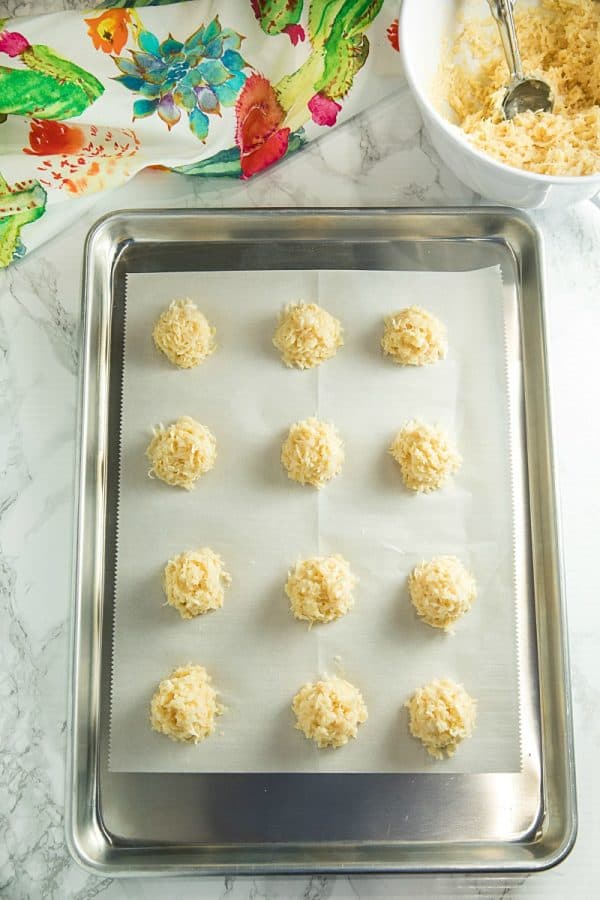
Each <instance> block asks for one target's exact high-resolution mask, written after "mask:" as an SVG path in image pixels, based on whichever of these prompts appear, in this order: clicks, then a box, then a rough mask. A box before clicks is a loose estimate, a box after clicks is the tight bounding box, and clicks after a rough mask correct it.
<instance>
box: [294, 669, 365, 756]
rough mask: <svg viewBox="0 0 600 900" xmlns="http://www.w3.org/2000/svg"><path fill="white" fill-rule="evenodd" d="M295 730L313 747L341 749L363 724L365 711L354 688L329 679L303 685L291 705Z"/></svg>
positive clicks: (335, 679) (358, 692) (342, 681)
mask: <svg viewBox="0 0 600 900" xmlns="http://www.w3.org/2000/svg"><path fill="white" fill-rule="evenodd" d="M292 710H293V711H294V713H295V715H296V728H298V729H299V730H300V731H301V732H302V733H303V734H304V736H305V737H306V738H309V739H310V740H312V741H314V742H315V744H316V745H317V747H319V748H320V749H323V748H325V747H343V746H344V744H347V743H348V741H349V740H350V738H355V737H356V736H357V734H358V726H359V725H362V723H363V722H366V721H367V715H368V713H367V707H366V704H365V701H364V700H363V697H362V694H361V692H360V691H359V690H358V688H356V687H354V685H353V684H350V682H349V681H344V679H343V678H338V677H336V676H333V677H331V678H327V679H325V680H324V681H316V682H314V684H305V685H304V687H302V688H300V690H299V691H298V693H297V694H296V696H295V697H294V699H293V701H292Z"/></svg>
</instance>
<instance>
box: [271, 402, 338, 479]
mask: <svg viewBox="0 0 600 900" xmlns="http://www.w3.org/2000/svg"><path fill="white" fill-rule="evenodd" d="M281 463H282V465H283V467H284V468H285V469H286V471H287V473H288V477H289V478H291V479H292V480H293V481H297V482H299V484H310V485H312V486H313V487H316V488H322V487H323V485H325V484H326V483H327V482H328V481H330V480H331V479H332V478H335V476H336V475H339V473H340V472H341V471H342V466H343V465H344V444H343V441H342V439H341V437H340V435H339V433H338V431H337V429H336V428H335V426H333V425H329V424H328V423H327V422H319V420H318V419H314V418H310V419H305V420H304V421H303V422H296V423H295V424H294V425H292V427H291V428H290V430H289V434H288V436H287V438H286V439H285V441H284V442H283V445H282V447H281Z"/></svg>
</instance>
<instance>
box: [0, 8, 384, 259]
mask: <svg viewBox="0 0 600 900" xmlns="http://www.w3.org/2000/svg"><path fill="white" fill-rule="evenodd" d="M396 13H397V2H393V0H232V2H228V3H218V2H214V0H213V2H211V0H188V2H185V3H172V4H169V3H164V2H160V0H154V3H153V2H152V0H146V2H143V0H140V2H138V3H137V4H136V5H135V6H134V5H133V4H132V3H129V2H127V0H124V2H121V3H118V2H116V3H114V5H113V6H112V7H110V8H107V9H98V10H97V11H96V12H95V13H89V12H88V13H80V12H75V11H74V12H67V13H58V14H56V15H49V16H42V17H36V18H32V19H26V18H22V19H12V20H5V21H4V22H0V267H3V266H7V265H8V264H9V263H10V262H11V261H13V260H14V259H18V258H20V257H21V256H23V254H24V253H25V252H26V246H27V247H28V248H32V247H34V246H36V244H37V243H39V241H40V239H41V233H42V229H40V231H39V234H40V237H39V238H38V232H37V230H36V226H35V223H36V221H37V220H39V219H40V217H41V216H44V215H46V214H47V212H48V211H49V210H50V209H53V217H52V221H53V223H54V225H55V230H58V229H59V228H60V227H61V224H60V219H61V217H60V215H58V214H55V213H58V212H59V211H60V204H62V203H65V202H67V201H69V202H71V203H73V202H76V201H77V200H78V199H81V198H83V196H84V195H88V194H91V193H93V192H97V191H101V190H104V189H106V188H108V187H113V186H115V185H117V184H120V183H123V182H124V181H126V180H127V179H128V178H130V177H131V176H132V175H134V174H135V173H136V172H137V171H139V170H140V169H142V168H144V167H145V166H151V165H153V166H156V165H160V166H164V167H168V168H171V169H174V170H175V171H178V172H181V173H183V174H188V175H192V174H193V175H205V176H206V175H213V176H222V175H227V176H233V177H239V178H242V179H246V178H250V177H252V176H254V175H256V174H257V173H259V172H261V171H263V170H264V169H265V168H267V167H268V166H270V165H272V164H273V163H275V162H277V161H278V160H281V159H283V158H284V157H285V156H287V155H290V154H292V153H294V152H296V151H297V150H299V149H300V148H301V147H302V146H303V145H304V144H305V143H306V142H307V141H309V140H311V139H313V138H315V137H318V136H319V135H320V134H322V133H325V132H326V131H327V130H328V129H330V128H331V127H332V126H334V125H336V124H337V123H338V122H339V121H342V120H344V119H347V118H349V117H350V116H352V115H354V114H356V113H357V112H359V111H360V110H362V109H364V108H366V107H369V106H372V105H373V103H375V102H376V101H377V100H378V99H380V98H381V97H383V96H385V95H386V94H388V93H390V92H391V91H393V90H394V88H395V86H396V85H397V83H398V76H399V65H398V57H397V54H396V53H395V52H394V49H393V45H394V41H393V40H391V39H390V34H389V30H390V28H391V29H392V31H393V29H394V17H395V14H396ZM396 34H397V32H396ZM396 47H397V42H396ZM55 207H56V209H54V208H55ZM51 230H52V229H50V231H51ZM43 232H44V235H45V236H47V235H48V233H49V229H48V228H46V229H44V230H43Z"/></svg>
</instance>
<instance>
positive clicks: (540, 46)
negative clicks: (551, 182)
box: [438, 0, 600, 175]
mask: <svg viewBox="0 0 600 900" xmlns="http://www.w3.org/2000/svg"><path fill="white" fill-rule="evenodd" d="M515 17H516V27H517V32H518V35H519V43H520V48H521V55H522V57H523V67H524V70H525V71H526V72H527V73H528V74H531V75H534V76H538V77H540V78H543V79H544V80H545V81H547V82H548V83H549V84H550V86H551V88H552V91H553V95H554V108H553V111H552V112H525V113H521V114H519V115H517V116H515V117H514V118H513V119H512V120H510V121H507V120H505V119H504V116H503V113H502V107H501V103H502V99H503V98H504V94H505V91H506V86H507V83H508V71H507V68H506V62H505V59H504V54H503V53H502V50H501V45H500V40H499V37H498V32H497V29H496V27H495V24H494V23H493V22H492V20H491V19H488V20H473V19H470V20H469V21H467V22H466V24H464V25H463V26H462V27H461V29H460V32H459V34H458V36H457V38H456V41H455V43H454V46H453V47H452V49H451V53H450V57H451V58H450V59H444V60H443V61H442V65H441V67H440V74H439V78H440V82H441V84H440V87H439V90H438V93H441V94H442V95H444V96H445V97H446V99H447V102H448V103H449V105H450V107H451V108H452V109H453V111H454V112H455V113H456V116H457V119H458V124H459V125H460V127H461V128H462V129H463V130H464V131H465V132H466V134H467V135H468V137H469V139H470V141H471V142H472V143H473V144H474V145H475V146H476V147H478V148H479V149H480V150H483V151H484V152H485V153H489V154H490V156H493V157H495V158H496V159H499V160H500V161H501V162H503V163H506V165H509V166H515V167H516V168H521V169H528V170H530V171H532V172H538V173H540V174H543V175H592V174H594V173H596V172H599V171H600V49H599V48H600V3H597V2H594V0H577V2H574V0H542V2H541V4H540V5H539V6H537V7H532V6H524V7H518V8H517V10H516V11H515Z"/></svg>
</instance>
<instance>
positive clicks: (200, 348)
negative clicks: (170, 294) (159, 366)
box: [152, 298, 217, 369]
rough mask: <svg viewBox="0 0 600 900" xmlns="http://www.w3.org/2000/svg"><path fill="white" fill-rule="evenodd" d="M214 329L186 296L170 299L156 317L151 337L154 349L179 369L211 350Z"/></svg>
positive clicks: (206, 354)
mask: <svg viewBox="0 0 600 900" xmlns="http://www.w3.org/2000/svg"><path fill="white" fill-rule="evenodd" d="M215 334H216V331H215V329H214V328H212V327H211V326H210V325H209V323H208V320H207V318H206V316H205V315H204V314H203V313H201V312H200V310H199V309H198V307H197V306H196V304H195V303H193V302H192V301H191V300H190V299H188V298H186V299H184V300H173V301H172V303H171V304H170V305H169V307H168V308H167V309H165V311H164V312H163V313H161V315H160V316H159V318H158V319H157V320H156V322H155V324H154V330H153V332H152V337H153V338H154V343H155V345H156V347H157V349H158V350H161V351H162V353H164V354H165V356H166V357H167V359H168V360H169V362H172V363H173V365H174V366H178V367H179V368H180V369H193V368H194V366H198V365H200V363H203V362H204V360H205V359H207V358H208V357H209V356H210V355H211V353H214V351H215V349H216V347H217V344H216V341H215Z"/></svg>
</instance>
